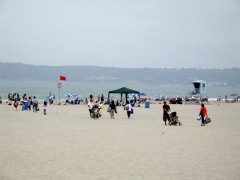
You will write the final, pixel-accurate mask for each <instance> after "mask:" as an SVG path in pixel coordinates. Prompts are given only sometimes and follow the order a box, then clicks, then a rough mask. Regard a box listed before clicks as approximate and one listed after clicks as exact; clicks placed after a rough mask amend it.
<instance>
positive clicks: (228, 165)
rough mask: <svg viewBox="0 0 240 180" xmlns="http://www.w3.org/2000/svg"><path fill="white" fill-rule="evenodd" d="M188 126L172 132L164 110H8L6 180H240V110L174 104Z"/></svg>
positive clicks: (2, 166)
mask: <svg viewBox="0 0 240 180" xmlns="http://www.w3.org/2000/svg"><path fill="white" fill-rule="evenodd" d="M170 106H171V109H172V110H173V111H176V112H177V113H178V116H179V120H180V121H181V122H182V124H183V126H165V125H164V123H163V121H162V104H150V108H145V107H144V104H143V105H142V107H135V108H134V111H135V113H134V115H133V116H132V119H127V115H126V111H124V110H123V108H121V107H119V108H118V113H117V114H116V115H115V119H110V115H109V113H107V112H106V109H107V108H106V106H105V107H104V109H102V110H101V112H102V117H101V118H100V119H98V120H93V119H91V118H89V112H88V109H87V106H86V105H61V106H57V105H51V106H48V108H47V115H43V112H42V108H41V109H40V111H39V112H37V113H33V112H32V111H21V110H20V108H19V110H18V111H15V110H14V108H13V107H12V106H8V105H5V104H2V105H0V180H35V179H37V180H38V179H41V180H48V179H49V180H55V179H56V180H63V179H64V180H65V179H68V180H75V179H78V180H79V179H81V180H82V179H83V180H85V179H87V180H88V179H89V180H95V179H98V180H109V179H114V180H117V179H121V180H122V179H123V180H125V179H130V180H135V179H136V180H140V179H146V180H156V179H183V180H186V179H189V180H190V179H191V180H192V179H218V180H219V179H224V180H225V179H228V180H229V179H236V180H237V179H239V177H240V111H239V108H240V104H239V103H217V102H212V103H210V104H206V108H207V109H208V114H209V116H210V117H211V119H212V122H211V123H210V124H208V125H206V126H205V127H201V126H200V122H199V121H197V120H196V117H197V115H198V112H199V109H200V105H192V104H188V105H186V104H183V105H170Z"/></svg>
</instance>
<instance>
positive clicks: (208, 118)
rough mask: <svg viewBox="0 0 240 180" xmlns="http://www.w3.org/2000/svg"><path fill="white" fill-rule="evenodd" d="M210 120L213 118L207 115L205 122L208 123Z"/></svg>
mask: <svg viewBox="0 0 240 180" xmlns="http://www.w3.org/2000/svg"><path fill="white" fill-rule="evenodd" d="M210 122H211V118H210V117H208V116H207V117H206V118H205V121H204V124H208V123H210Z"/></svg>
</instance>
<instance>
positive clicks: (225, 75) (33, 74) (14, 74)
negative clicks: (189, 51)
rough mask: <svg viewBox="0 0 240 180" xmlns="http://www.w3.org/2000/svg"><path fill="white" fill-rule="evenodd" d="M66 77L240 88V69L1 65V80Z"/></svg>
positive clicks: (36, 79)
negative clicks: (205, 84)
mask: <svg viewBox="0 0 240 180" xmlns="http://www.w3.org/2000/svg"><path fill="white" fill-rule="evenodd" d="M60 75H64V76H66V77H67V81H69V82H82V83H106V84H112V83H124V84H189V83H191V81H193V80H199V79H201V80H205V81H207V82H208V84H209V85H221V86H222V85H226V86H239V85H240V78H239V77H240V68H232V69H223V70H221V69H195V68H191V69H166V68H158V69H154V68H131V69H130V68H114V67H112V68H111V67H97V66H60V67H57V66H35V65H26V64H21V63H2V62H0V80H8V81H56V80H59V76H60Z"/></svg>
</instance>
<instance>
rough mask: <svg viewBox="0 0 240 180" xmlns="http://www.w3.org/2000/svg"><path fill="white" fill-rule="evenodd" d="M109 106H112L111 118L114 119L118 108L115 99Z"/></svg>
mask: <svg viewBox="0 0 240 180" xmlns="http://www.w3.org/2000/svg"><path fill="white" fill-rule="evenodd" d="M109 107H110V117H111V119H114V113H117V109H116V108H117V107H116V105H115V102H114V100H112V102H111V103H110V105H109Z"/></svg>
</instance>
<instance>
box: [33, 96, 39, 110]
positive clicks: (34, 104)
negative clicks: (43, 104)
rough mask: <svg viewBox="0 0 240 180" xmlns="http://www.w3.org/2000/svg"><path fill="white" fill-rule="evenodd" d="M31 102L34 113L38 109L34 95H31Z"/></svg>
mask: <svg viewBox="0 0 240 180" xmlns="http://www.w3.org/2000/svg"><path fill="white" fill-rule="evenodd" d="M32 103H33V112H35V113H36V112H37V109H38V100H37V99H36V97H35V96H34V97H33V100H32Z"/></svg>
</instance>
